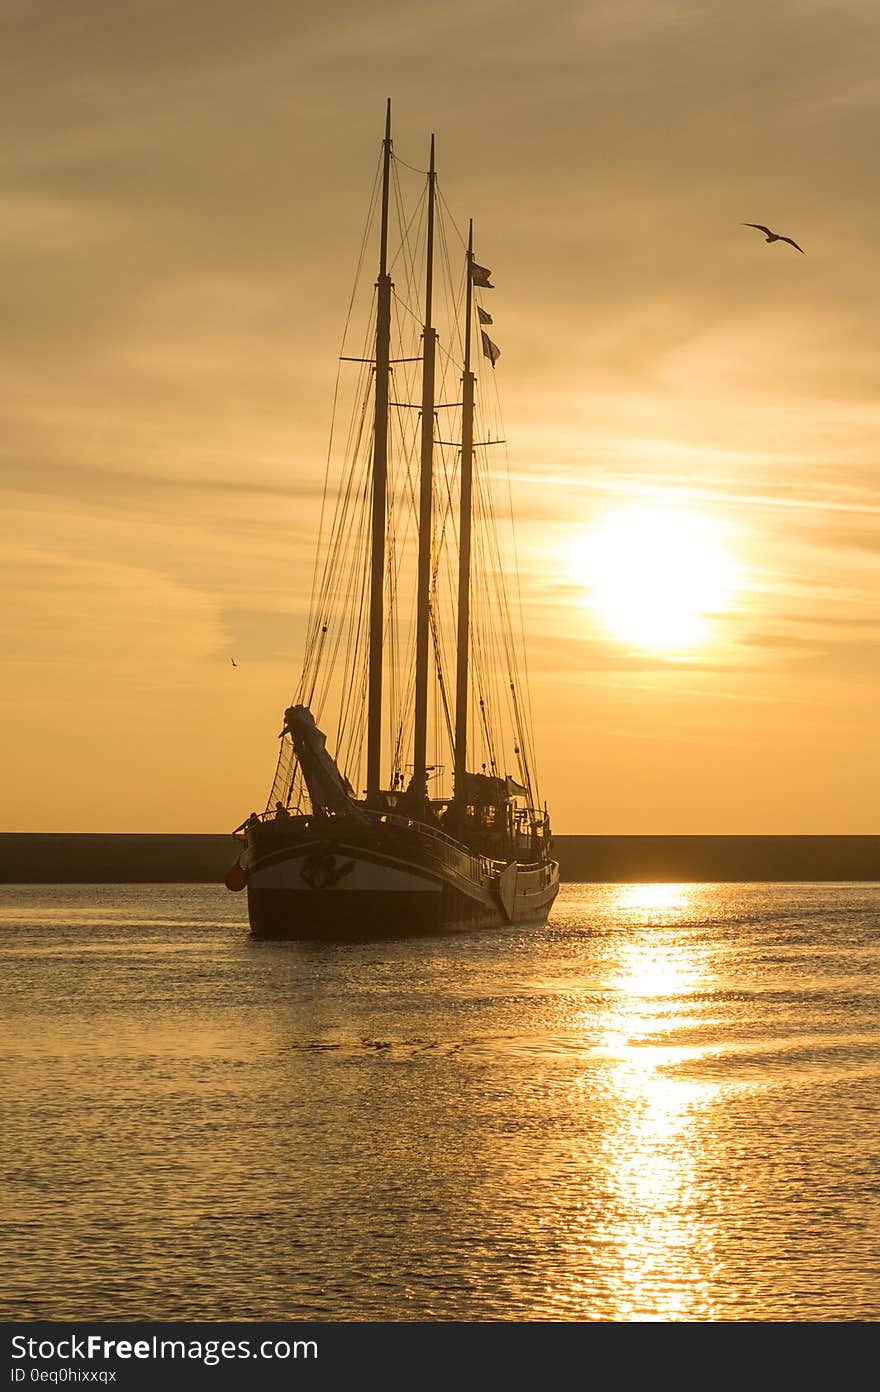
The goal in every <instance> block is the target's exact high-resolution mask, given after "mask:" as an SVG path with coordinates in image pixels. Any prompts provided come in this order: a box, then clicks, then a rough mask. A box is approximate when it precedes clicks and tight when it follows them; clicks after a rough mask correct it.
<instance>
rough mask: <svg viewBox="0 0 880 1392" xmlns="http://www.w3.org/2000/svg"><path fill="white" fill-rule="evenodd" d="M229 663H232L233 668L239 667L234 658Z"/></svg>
mask: <svg viewBox="0 0 880 1392" xmlns="http://www.w3.org/2000/svg"><path fill="white" fill-rule="evenodd" d="M229 661H230V662H231V663H232V665H233V667H237V666H238V663H237V662H236V660H235V658H234V657H230V659H229Z"/></svg>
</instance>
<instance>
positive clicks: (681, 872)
mask: <svg viewBox="0 0 880 1392" xmlns="http://www.w3.org/2000/svg"><path fill="white" fill-rule="evenodd" d="M553 844H554V849H555V853H556V855H557V857H558V859H559V862H560V865H561V870H562V878H563V880H569V881H573V882H582V881H594V882H598V883H635V884H639V883H642V884H644V883H651V882H652V881H679V882H691V883H696V882H700V881H719V880H720V881H728V882H748V881H762V880H763V881H786V880H792V881H835V880H838V881H839V880H851V881H852V880H870V881H880V836H557V837H555V838H554V842H553ZM235 858H236V850H235V845H234V843H233V840H232V838H231V836H222V835H212V836H197V835H193V836H164V835H154V836H141V835H133V834H132V835H126V834H119V835H110V834H106V835H104V834H101V833H89V834H86V833H82V834H80V833H57V834H56V833H47V832H46V833H43V832H17V833H14V832H6V833H0V883H2V884H205V883H211V882H214V881H216V882H220V881H222V879H223V876H224V875H225V873H226V871H227V870H228V868H229V866H230V865H231V864H232V862H233V861H234V860H235Z"/></svg>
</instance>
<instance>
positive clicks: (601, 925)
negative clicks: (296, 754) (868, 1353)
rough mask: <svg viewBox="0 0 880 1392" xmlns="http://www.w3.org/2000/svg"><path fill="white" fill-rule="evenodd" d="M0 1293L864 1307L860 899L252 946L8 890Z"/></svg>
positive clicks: (584, 1309) (874, 980)
mask: <svg viewBox="0 0 880 1392" xmlns="http://www.w3.org/2000/svg"><path fill="white" fill-rule="evenodd" d="M0 914H2V923H3V928H4V932H3V937H2V952H0V955H2V970H3V975H4V982H5V991H4V996H5V1013H6V1023H5V1029H4V1038H5V1045H4V1058H3V1065H4V1066H3V1078H2V1084H0V1109H2V1114H3V1117H4V1122H3V1149H4V1178H5V1184H4V1189H5V1193H6V1196H7V1201H6V1204H5V1212H4V1216H3V1219H2V1231H0V1259H2V1265H3V1270H4V1273H5V1274H4V1278H3V1302H4V1313H5V1314H6V1315H7V1316H8V1317H12V1318H22V1319H25V1318H27V1319H34V1318H38V1317H45V1318H56V1319H61V1318H67V1319H72V1318H77V1319H82V1318H86V1317H89V1318H105V1319H107V1318H113V1317H116V1318H122V1319H159V1318H162V1319H175V1318H179V1319H184V1318H187V1319H211V1318H230V1319H233V1318H238V1319H261V1318H266V1319H270V1318H271V1319H294V1318H304V1319H310V1318H311V1319H352V1320H363V1319H369V1320H381V1319H386V1320H491V1319H512V1320H596V1319H599V1320H744V1319H748V1320H753V1319H763V1320H767V1319H770V1320H836V1319H853V1318H856V1319H876V1318H878V1316H880V1184H878V1178H877V1176H878V1174H880V1086H878V1083H880V1036H878V1026H880V951H878V946H880V937H878V927H880V887H878V886H873V885H850V886H828V885H824V886H820V885H777V886H766V885H763V886H762V885H687V886H686V885H655V886H648V885H640V886H572V885H570V886H567V887H565V888H564V889H563V892H562V894H561V895H560V899H559V902H558V905H557V908H556V909H555V911H554V914H553V917H552V921H551V923H550V924H549V925H548V926H547V927H546V928H540V929H529V930H522V931H521V930H508V931H506V932H493V933H475V934H473V935H468V936H464V937H453V938H446V939H434V940H431V941H399V942H390V943H389V942H383V943H380V944H376V943H373V944H365V945H356V946H352V945H339V946H323V947H322V946H319V945H305V944H271V943H255V942H252V941H251V940H250V938H249V937H248V935H247V931H246V927H245V923H244V916H245V905H244V902H243V897H242V896H232V895H228V894H227V893H226V891H225V890H223V889H217V888H215V887H214V886H133V887H125V886H103V887H86V886H81V887H36V886H32V887H14V886H13V887H5V888H4V889H3V890H2V900H0Z"/></svg>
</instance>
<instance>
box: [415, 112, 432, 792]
mask: <svg viewBox="0 0 880 1392" xmlns="http://www.w3.org/2000/svg"><path fill="white" fill-rule="evenodd" d="M436 179H437V176H436V174H435V172H434V137H433V135H432V136H431V160H430V164H429V167H428V231H427V267H426V270H425V322H424V329H423V332H422V452H421V469H420V482H419V567H418V580H417V582H416V691H415V736H414V740H413V784H412V786H413V788H414V789H415V790H416V792H417V793H418V794H419V795H421V794H422V792H423V791H424V789H425V773H426V750H427V743H428V638H429V626H430V603H431V593H430V591H431V503H432V498H433V472H434V362H435V357H436V345H437V333H436V330H435V329H434V327H433V324H432V322H431V319H432V306H431V299H432V295H433V288H434V195H435V184H436Z"/></svg>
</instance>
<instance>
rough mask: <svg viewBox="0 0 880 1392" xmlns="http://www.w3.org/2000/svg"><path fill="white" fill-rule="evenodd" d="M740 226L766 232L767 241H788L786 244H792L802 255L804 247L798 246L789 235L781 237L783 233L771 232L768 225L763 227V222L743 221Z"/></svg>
mask: <svg viewBox="0 0 880 1392" xmlns="http://www.w3.org/2000/svg"><path fill="white" fill-rule="evenodd" d="M740 226H741V227H754V228H756V229H757V230H758V231H759V232H766V233H767V236H766V237H765V238H764V240H765V241H767V242H788V245H789V246H793V247H794V249H795V251H799V252H800V253H801V255H802V256H803V255H804V249H803V247H802V246H798V244H797V242H796V241H794V240H793V238H791V237H783V235H782V233H781V232H771V231H770V228H769V227H765V226H764V224H763V223H762V222H743V223H740Z"/></svg>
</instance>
